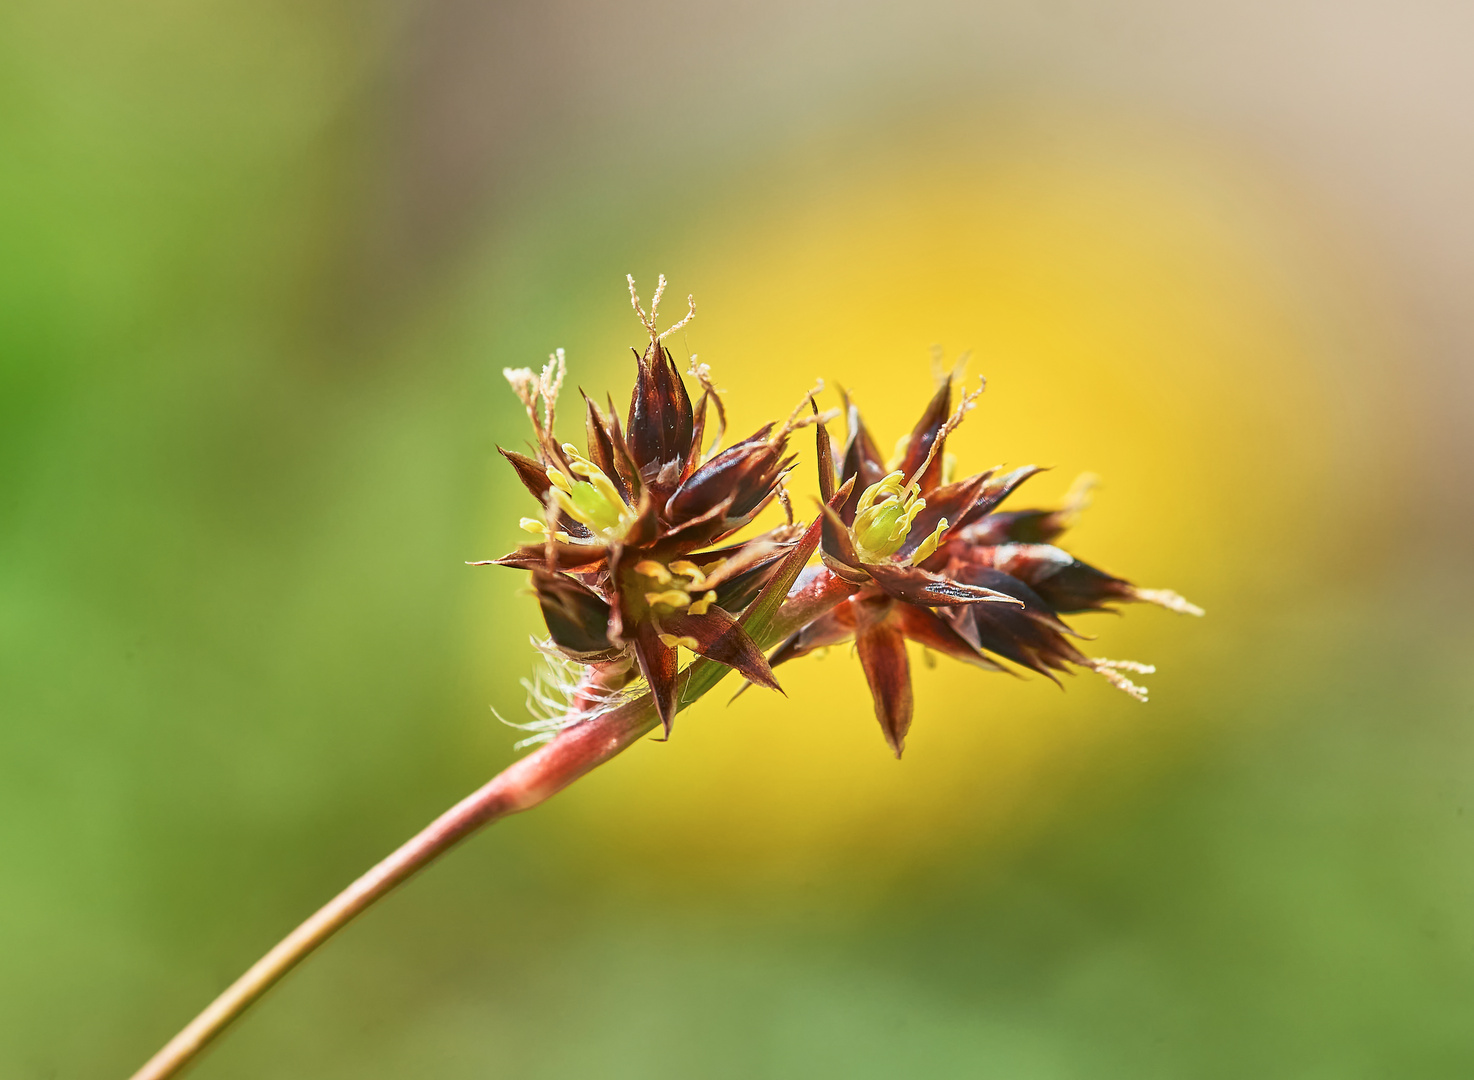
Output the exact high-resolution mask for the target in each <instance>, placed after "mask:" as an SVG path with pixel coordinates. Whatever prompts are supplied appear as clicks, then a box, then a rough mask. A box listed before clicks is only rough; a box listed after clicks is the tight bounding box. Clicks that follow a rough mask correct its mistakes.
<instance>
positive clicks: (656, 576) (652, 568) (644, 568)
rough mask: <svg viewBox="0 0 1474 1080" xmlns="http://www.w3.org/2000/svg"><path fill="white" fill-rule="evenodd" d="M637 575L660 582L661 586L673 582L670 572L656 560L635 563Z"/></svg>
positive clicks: (643, 560)
mask: <svg viewBox="0 0 1474 1080" xmlns="http://www.w3.org/2000/svg"><path fill="white" fill-rule="evenodd" d="M635 573H637V574H640V575H641V576H643V577H647V578H649V579H650V580H651V581H655V582H658V583H659V584H661V585H669V584H670V582H671V576H670V571H669V570H667V569H666V568H665V567H663V566H661V565H660V564H659V563H658V562H656V561H655V560H654V559H641V560H640V561H639V562H637V563H635Z"/></svg>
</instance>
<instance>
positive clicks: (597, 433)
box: [494, 277, 809, 732]
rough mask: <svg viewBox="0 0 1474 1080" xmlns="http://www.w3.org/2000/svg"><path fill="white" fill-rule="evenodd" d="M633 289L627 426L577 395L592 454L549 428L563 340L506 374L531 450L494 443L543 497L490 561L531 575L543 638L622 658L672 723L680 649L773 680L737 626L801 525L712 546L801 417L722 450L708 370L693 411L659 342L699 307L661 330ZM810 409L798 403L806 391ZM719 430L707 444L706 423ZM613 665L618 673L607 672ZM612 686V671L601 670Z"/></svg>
mask: <svg viewBox="0 0 1474 1080" xmlns="http://www.w3.org/2000/svg"><path fill="white" fill-rule="evenodd" d="M664 288H665V279H664V277H662V278H661V279H660V284H659V286H658V287H657V289H656V293H655V296H654V298H653V300H652V302H651V310H650V313H649V314H648V315H647V314H646V313H645V311H644V310H643V309H642V308H641V306H640V303H639V298H638V296H637V295H636V294H635V291H634V281H633V280H631V281H630V297H631V302H632V304H633V305H634V308H635V311H636V313H637V314H638V315H639V317H640V320H641V322H642V323H643V324H644V325H645V328H646V330H647V331H648V333H649V343H648V345H647V346H646V349H645V352H644V354H643V355H641V354H638V353H637V354H636V363H637V371H636V377H635V387H634V391H633V393H632V394H631V397H630V404H629V410H628V413H627V419H626V422H625V425H624V426H621V424H620V420H619V416H618V413H617V412H616V411H615V409H614V404H613V402H612V401H610V402H609V404H608V409H607V411H606V410H601V409H600V408H599V407H598V405H596V404H595V403H594V401H593V400H592V399H590V398H588V397H587V396H585V398H584V404H585V417H584V426H585V430H586V433H587V449H586V451H585V452H583V453H580V452H579V451H578V449H577V448H576V447H575V446H573V445H572V444H571V443H562V444H560V443H558V442H557V441H556V439H555V438H554V437H553V423H554V420H555V418H556V414H557V402H558V394H559V391H560V389H561V387H562V383H563V378H564V370H565V368H564V359H563V355H562V352H561V350H560V351H559V352H557V353H554V354H553V356H552V357H551V358H550V360H549V363H548V365H547V367H545V368H544V369H543V371H542V373H541V374H534V373H533V372H532V371H530V370H527V369H523V370H520V371H510V370H509V371H507V372H506V375H507V378H508V380H509V381H510V382H511V383H512V386H513V388H514V389H515V390H516V391H517V393H518V396H519V397H520V398H521V399H522V401H523V404H524V406H525V407H526V409H527V414H528V417H529V418H530V419H531V421H532V425H533V431H534V435H535V446H534V453H535V456H528V455H525V454H519V453H515V452H513V451H509V450H502V454H503V455H504V456H505V457H506V458H507V460H508V461H509V462H511V464H512V467H513V468H514V469H515V470H516V472H517V475H518V477H519V478H520V479H521V480H522V482H523V484H525V485H526V487H527V489H528V491H529V492H531V494H532V495H533V497H534V498H536V499H537V500H538V501H539V503H541V504H542V507H543V513H542V515H541V517H539V518H524V519H523V527H524V528H526V529H527V530H528V531H530V532H533V533H535V534H537V535H538V537H539V539H538V541H536V542H534V543H529V544H525V545H523V546H522V547H520V548H518V549H517V550H516V551H514V552H512V553H511V554H509V555H506V556H503V557H502V558H500V559H497V560H494V561H495V562H497V563H499V564H501V565H503V566H512V567H517V568H520V569H526V570H530V571H531V572H532V584H533V588H534V589H535V590H536V592H537V596H538V602H539V604H540V605H541V606H542V610H543V615H544V618H545V619H546V622H547V626H548V634H549V637H550V640H551V642H552V644H553V645H554V646H555V647H556V648H557V649H558V650H559V651H560V652H561V653H562V654H563V655H565V656H566V657H568V658H569V659H571V660H574V661H577V662H580V663H586V664H601V665H608V666H610V668H611V669H617V668H618V666H619V665H623V666H624V667H625V668H626V669H627V670H628V671H629V673H630V675H631V676H633V674H634V672H635V671H636V670H637V671H638V673H639V674H640V675H642V676H643V677H644V678H645V679H646V680H647V681H648V682H649V684H650V688H651V690H652V691H653V694H654V697H655V703H656V707H657V710H658V711H659V714H660V718H661V720H662V722H663V723H664V724H665V727H666V730H667V732H668V731H669V729H670V725H671V722H672V721H673V720H674V718H675V713H676V708H677V701H676V674H677V655H678V654H677V649H678V648H680V647H684V648H686V649H689V650H690V651H691V652H693V653H696V654H698V655H700V656H704V657H707V658H709V659H711V660H715V661H717V662H719V663H722V664H726V665H728V666H730V667H732V668H734V669H735V670H737V671H739V672H741V673H742V675H743V676H744V677H745V678H747V679H748V680H750V681H751V682H754V683H757V684H759V685H761V686H767V687H771V688H772V689H778V683H777V681H776V680H775V679H774V678H773V673H772V670H771V669H770V668H769V666H768V662H767V660H766V659H765V658H764V657H763V653H762V650H760V649H759V648H758V647H757V646H756V645H755V644H754V643H753V642H752V640H751V639H750V638H749V637H748V635H747V634H746V632H745V631H744V630H743V629H742V627H741V626H739V625H738V624H737V621H736V616H738V615H739V614H740V613H741V611H742V610H743V608H744V607H745V606H746V605H747V604H748V603H749V602H751V600H752V599H753V597H755V596H756V595H757V593H758V591H759V590H760V589H761V588H762V586H763V584H764V582H765V581H766V580H767V578H768V576H769V575H770V574H771V573H772V572H773V570H774V569H775V568H776V567H777V564H778V561H779V560H780V559H781V558H782V557H783V555H784V554H785V553H786V551H787V550H788V549H789V548H790V547H791V546H792V544H793V543H794V540H795V538H796V536H797V534H798V532H799V530H798V529H797V528H796V527H795V526H794V525H793V523H792V521H791V520H790V522H789V524H788V525H785V526H780V527H779V528H777V529H774V530H771V531H770V532H766V533H763V534H762V535H759V536H756V537H753V538H750V539H748V540H745V541H743V542H741V543H736V544H731V545H727V546H718V547H713V545H719V544H721V542H722V541H723V540H725V539H727V538H728V537H730V536H731V535H732V534H733V533H735V532H737V531H738V530H739V529H741V528H743V527H744V526H745V525H747V524H748V523H749V522H751V521H752V520H753V519H754V518H755V517H756V516H757V515H758V514H759V513H760V512H761V511H762V510H763V509H764V508H765V507H767V506H768V504H769V503H770V502H771V501H772V500H773V499H774V498H775V497H776V496H777V495H778V493H779V490H780V488H781V484H782V479H783V476H784V474H785V473H787V472H788V470H789V469H790V468H791V467H792V465H793V461H794V458H793V457H792V456H791V455H788V454H787V453H786V448H787V443H788V437H789V435H790V433H791V432H792V431H793V429H794V427H796V426H801V425H802V424H804V423H807V422H809V421H808V420H807V419H806V418H803V417H801V416H800V415H799V414H798V413H797V412H796V413H795V416H794V417H791V418H790V419H789V421H788V422H786V423H784V424H767V425H765V426H763V427H762V428H760V429H759V430H758V431H756V432H754V433H753V434H752V435H751V436H749V437H748V438H746V439H743V440H742V441H740V442H738V443H736V444H735V445H733V446H730V447H728V448H727V449H725V450H721V451H717V450H716V445H717V442H718V440H719V439H720V436H721V434H722V429H723V428H724V427H725V414H724V412H723V409H722V404H721V400H720V398H719V397H718V396H717V393H716V390H715V389H714V388H713V386H712V385H711V381H710V378H709V376H708V374H707V372H706V370H705V369H704V368H696V367H693V369H692V370H691V371H690V372H689V374H691V375H692V376H694V377H695V378H696V379H697V380H698V382H699V383H700V385H701V387H702V391H701V396H700V398H699V399H698V401H697V403H696V404H695V405H694V406H693V405H692V403H691V397H690V395H689V393H688V392H687V389H686V384H685V381H684V380H683V379H682V377H681V374H680V372H679V371H678V370H677V368H676V365H675V363H674V361H673V360H672V358H671V354H670V351H669V350H668V349H667V348H666V347H665V346H664V345H663V344H662V340H661V339H662V338H664V337H665V336H667V335H669V334H670V333H671V332H672V331H673V330H676V329H679V328H680V327H681V326H683V325H685V323H686V321H687V320H689V318H690V317H691V315H693V314H694V311H695V309H694V306H693V307H692V309H691V312H690V313H689V314H688V315H687V318H686V319H683V320H682V321H681V322H679V323H677V324H676V325H675V326H673V327H671V328H670V329H668V330H666V331H665V332H664V333H660V332H657V330H656V326H655V315H656V311H657V310H658V305H659V302H660V295H661V293H662V292H663V291H664ZM805 404H807V399H806V400H805ZM712 414H715V417H716V424H715V425H714V426H715V427H716V432H715V435H714V436H713V437H712V438H711V443H710V446H709V447H708V448H707V449H706V450H705V451H704V452H703V449H702V444H703V441H704V440H705V438H706V434H707V427H708V418H709V416H711V415H712ZM608 674H613V672H612V671H611V672H610V673H608ZM605 682H606V685H608V683H609V679H608V678H606V680H605Z"/></svg>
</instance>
